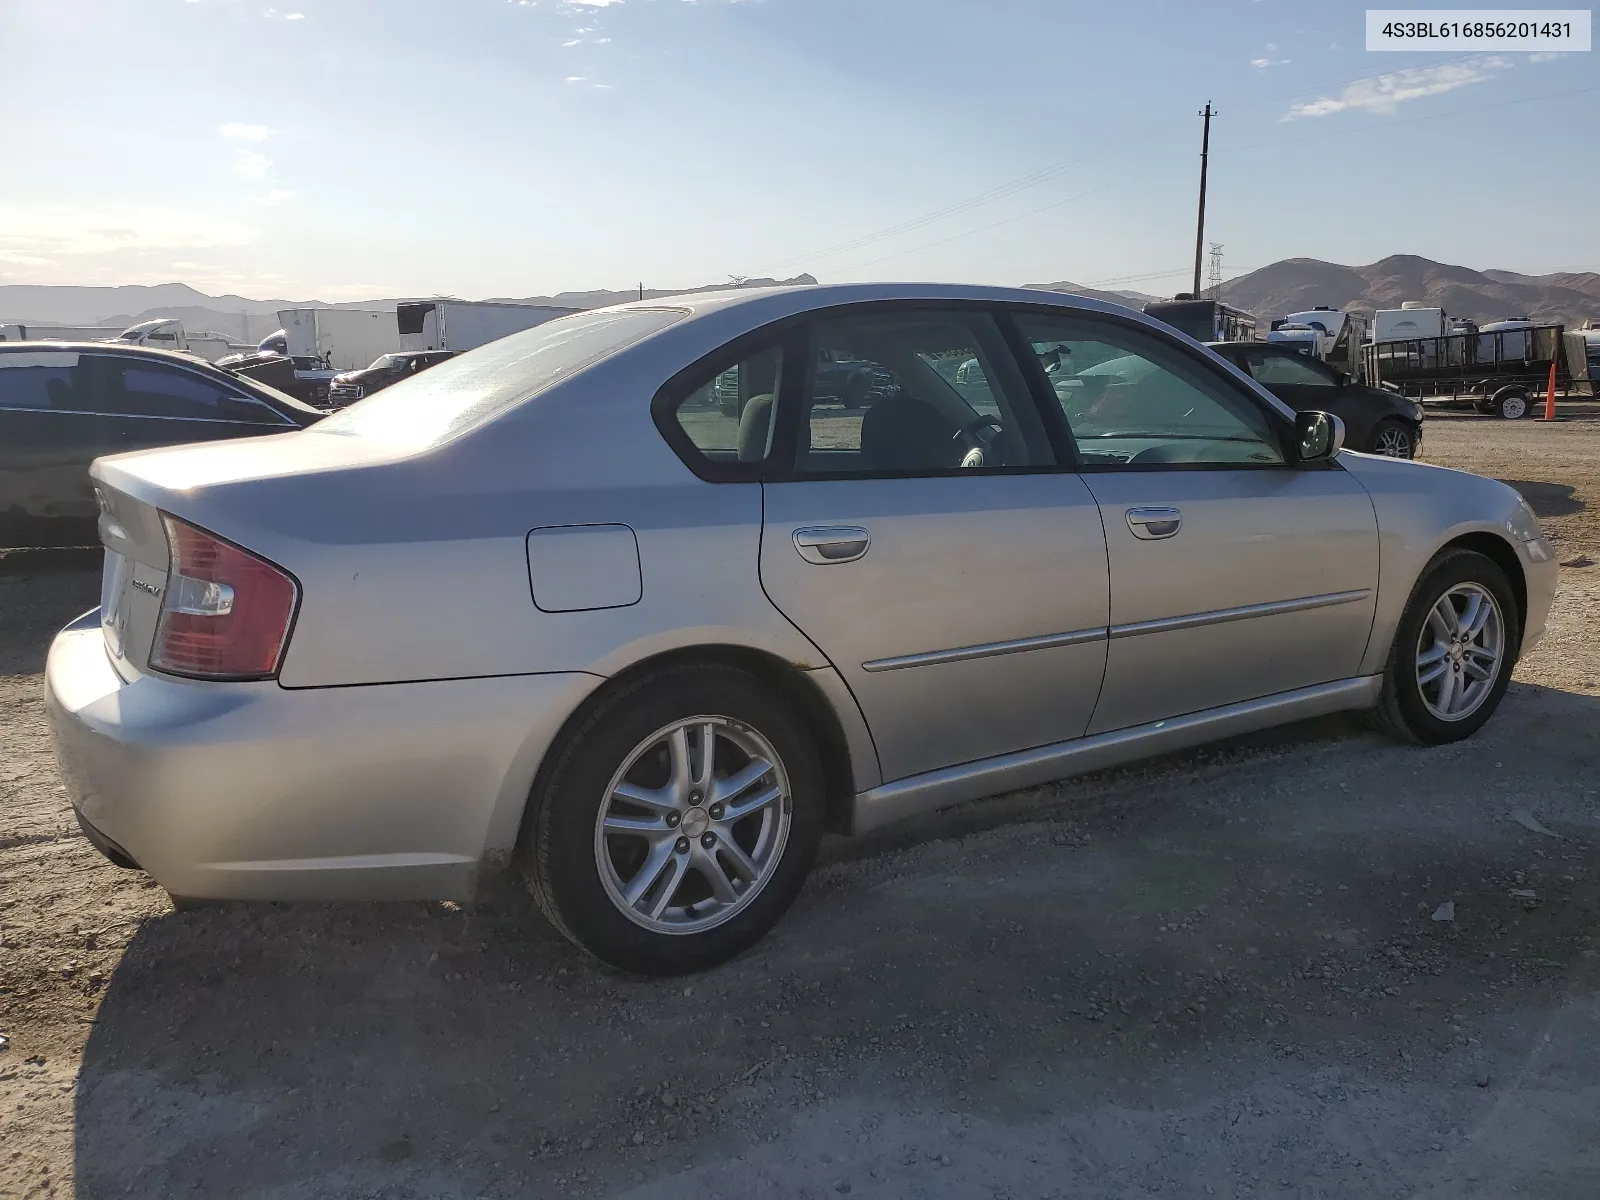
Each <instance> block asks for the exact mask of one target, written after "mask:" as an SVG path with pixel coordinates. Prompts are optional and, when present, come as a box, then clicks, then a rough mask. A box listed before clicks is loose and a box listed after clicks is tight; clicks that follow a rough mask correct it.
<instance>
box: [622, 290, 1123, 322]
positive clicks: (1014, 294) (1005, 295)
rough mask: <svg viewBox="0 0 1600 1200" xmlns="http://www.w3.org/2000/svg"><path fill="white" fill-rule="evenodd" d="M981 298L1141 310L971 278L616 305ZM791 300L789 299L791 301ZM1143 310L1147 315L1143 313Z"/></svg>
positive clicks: (700, 306)
mask: <svg viewBox="0 0 1600 1200" xmlns="http://www.w3.org/2000/svg"><path fill="white" fill-rule="evenodd" d="M883 300H909V301H939V300H951V301H968V302H970V301H978V302H983V303H989V304H1032V305H1046V306H1050V307H1058V308H1081V309H1089V310H1092V311H1095V312H1115V313H1137V312H1138V310H1137V309H1133V308H1129V307H1126V306H1124V305H1120V304H1107V303H1105V302H1104V301H1101V300H1093V299H1090V298H1089V297H1088V296H1078V295H1074V294H1072V293H1070V292H1051V291H1046V290H1044V289H1043V288H1010V287H988V286H984V285H981V284H965V283H821V284H809V283H808V284H780V285H777V286H773V287H747V288H724V289H722V290H720V291H715V292H686V293H683V294H681V295H677V296H658V297H655V298H653V299H650V300H630V301H628V302H627V303H626V304H618V305H613V306H612V307H613V308H616V309H633V308H682V309H687V310H688V311H689V312H690V314H691V315H694V316H699V315H702V314H705V313H710V312H715V311H719V310H723V309H730V308H736V307H739V306H740V305H746V304H749V305H761V306H763V307H767V308H772V309H785V308H788V309H793V310H794V311H796V312H801V311H805V310H807V309H813V308H826V307H831V306H834V305H843V304H862V303H866V302H868V301H883ZM786 301H787V303H786ZM1141 315H1142V314H1141Z"/></svg>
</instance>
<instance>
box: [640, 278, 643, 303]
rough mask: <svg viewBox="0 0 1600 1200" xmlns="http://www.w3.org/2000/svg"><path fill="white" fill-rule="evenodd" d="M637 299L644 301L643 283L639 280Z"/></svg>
mask: <svg viewBox="0 0 1600 1200" xmlns="http://www.w3.org/2000/svg"><path fill="white" fill-rule="evenodd" d="M639 299H641V300H643V299H644V281H643V280H641V281H640V283H639Z"/></svg>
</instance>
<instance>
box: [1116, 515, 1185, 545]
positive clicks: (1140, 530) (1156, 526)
mask: <svg viewBox="0 0 1600 1200" xmlns="http://www.w3.org/2000/svg"><path fill="white" fill-rule="evenodd" d="M1128 528H1129V529H1130V530H1132V532H1133V536H1134V537H1136V538H1138V539H1139V540H1140V541H1145V542H1159V541H1160V540H1161V539H1162V538H1169V537H1171V536H1172V535H1173V534H1175V533H1177V532H1178V530H1180V529H1182V528H1183V514H1182V513H1181V512H1179V511H1178V510H1177V509H1175V508H1130V509H1129V510H1128Z"/></svg>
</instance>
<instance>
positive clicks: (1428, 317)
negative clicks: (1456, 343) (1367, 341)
mask: <svg viewBox="0 0 1600 1200" xmlns="http://www.w3.org/2000/svg"><path fill="white" fill-rule="evenodd" d="M1449 321H1450V319H1449V317H1448V316H1446V315H1445V311H1444V309H1442V308H1429V307H1427V306H1426V305H1424V304H1421V303H1418V302H1417V301H1415V300H1407V301H1406V302H1405V303H1404V304H1402V305H1401V306H1400V307H1399V308H1380V309H1379V310H1378V311H1377V312H1376V313H1375V314H1374V315H1373V318H1372V340H1373V341H1374V342H1409V341H1411V340H1412V339H1413V338H1436V337H1444V336H1445V335H1446V334H1447V333H1449V332H1450V328H1449Z"/></svg>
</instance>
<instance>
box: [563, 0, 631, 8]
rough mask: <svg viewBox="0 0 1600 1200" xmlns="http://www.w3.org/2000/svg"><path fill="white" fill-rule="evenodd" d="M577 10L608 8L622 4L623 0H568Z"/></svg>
mask: <svg viewBox="0 0 1600 1200" xmlns="http://www.w3.org/2000/svg"><path fill="white" fill-rule="evenodd" d="M567 3H568V4H570V5H572V6H573V7H575V8H608V7H610V6H611V5H613V4H621V3H622V0H567Z"/></svg>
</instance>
